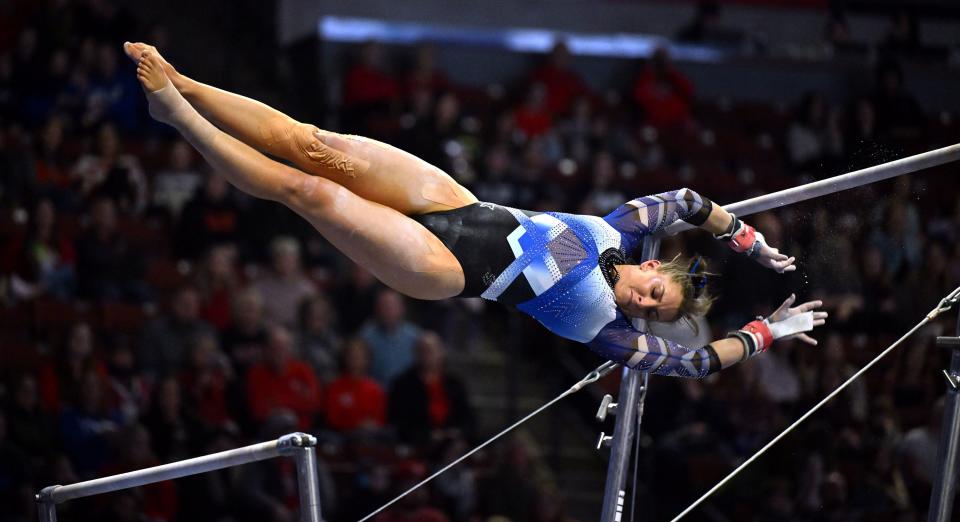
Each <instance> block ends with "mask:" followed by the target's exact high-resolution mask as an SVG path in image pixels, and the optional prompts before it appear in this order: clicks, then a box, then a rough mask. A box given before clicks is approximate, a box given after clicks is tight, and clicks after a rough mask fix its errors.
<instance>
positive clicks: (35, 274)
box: [11, 198, 76, 300]
mask: <svg viewBox="0 0 960 522" xmlns="http://www.w3.org/2000/svg"><path fill="white" fill-rule="evenodd" d="M19 257H20V260H19V267H18V269H17V273H16V274H15V275H14V278H13V279H12V281H13V283H14V284H13V286H12V288H11V290H12V291H13V293H14V295H15V296H17V297H19V298H21V299H31V298H33V297H36V296H39V295H49V296H51V297H55V298H58V299H61V300H63V299H67V298H69V297H70V296H71V295H72V294H73V286H74V271H73V266H74V263H75V261H76V251H75V249H74V245H73V241H72V239H71V238H70V237H69V235H68V234H67V233H65V231H64V227H63V226H62V223H61V221H60V220H58V219H57V214H56V209H55V207H54V206H53V202H52V201H51V200H50V199H49V198H42V199H40V200H39V201H38V202H37V204H36V206H35V207H34V211H33V219H32V220H31V222H30V228H29V231H28V232H27V237H26V239H25V240H24V241H23V244H22V246H21V248H20V255H19Z"/></svg>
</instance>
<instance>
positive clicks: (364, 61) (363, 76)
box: [343, 41, 400, 107]
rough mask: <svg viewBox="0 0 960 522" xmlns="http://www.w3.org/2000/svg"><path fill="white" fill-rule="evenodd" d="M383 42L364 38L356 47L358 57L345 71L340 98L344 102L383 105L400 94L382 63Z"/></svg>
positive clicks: (346, 103)
mask: <svg viewBox="0 0 960 522" xmlns="http://www.w3.org/2000/svg"><path fill="white" fill-rule="evenodd" d="M383 62H384V56H383V45H381V44H380V43H379V42H375V41H368V42H366V43H365V44H363V47H362V48H361V49H360V60H359V62H358V63H357V64H356V65H354V66H353V67H352V68H351V69H350V70H349V71H347V75H346V80H345V82H344V88H343V92H344V99H343V102H344V104H345V105H347V106H352V107H357V106H368V107H369V106H381V107H382V106H384V105H389V104H391V103H393V102H394V101H395V100H396V99H397V97H398V95H399V94H400V89H399V86H398V85H397V81H396V79H394V77H393V76H392V75H391V74H389V73H388V72H387V71H386V67H385V66H384V63H383Z"/></svg>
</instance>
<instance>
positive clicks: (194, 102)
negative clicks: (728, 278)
mask: <svg viewBox="0 0 960 522" xmlns="http://www.w3.org/2000/svg"><path fill="white" fill-rule="evenodd" d="M124 51H125V52H126V53H127V55H128V56H129V57H130V58H131V59H132V60H133V61H134V62H136V63H137V64H138V65H137V78H138V80H139V81H140V83H141V85H142V86H143V90H144V92H145V93H146V96H147V99H148V101H149V107H150V114H151V116H153V117H154V118H155V119H157V120H159V121H161V122H164V123H166V124H168V125H171V126H173V127H174V128H176V129H177V130H178V131H179V132H180V133H181V134H182V135H183V137H184V138H185V139H186V140H187V141H188V142H190V144H192V145H193V147H195V148H196V149H197V151H199V152H200V154H202V155H203V157H204V158H205V159H206V160H207V162H208V163H210V164H211V165H212V166H213V167H214V168H215V169H216V170H217V171H218V172H220V173H222V174H223V175H224V176H226V177H227V178H228V180H229V181H230V182H231V183H232V184H233V185H234V186H236V187H237V188H239V189H240V190H243V191H245V192H247V193H249V194H251V195H253V196H256V197H259V198H264V199H269V200H273V201H277V202H280V203H282V204H284V205H286V206H287V207H289V208H290V209H292V210H293V211H294V212H296V213H297V214H299V215H300V216H302V217H303V218H304V219H306V220H307V221H309V222H310V223H311V224H312V225H313V226H314V227H315V228H316V229H317V231H318V232H320V234H322V235H323V237H324V238H326V239H327V240H328V241H329V242H330V243H332V244H333V245H334V246H335V247H336V248H338V249H339V250H340V251H341V252H343V253H344V254H346V255H347V256H348V257H350V258H351V259H353V260H354V261H355V262H357V263H358V264H360V265H361V266H363V267H365V268H366V269H368V270H370V271H371V272H372V273H373V274H374V275H375V276H376V277H377V278H378V279H379V280H380V281H382V282H383V283H384V284H386V285H387V286H390V287H391V288H394V289H395V290H397V291H399V292H401V293H403V294H406V295H408V296H410V297H414V298H417V299H445V298H449V297H454V296H460V297H475V296H480V297H483V298H484V299H488V300H492V301H497V302H500V303H503V304H504V305H507V306H510V307H514V308H516V309H517V310H520V311H521V312H524V313H526V314H528V315H530V316H532V317H533V318H535V319H537V320H538V321H539V322H540V323H541V324H543V325H544V326H545V327H546V328H548V329H549V330H550V331H552V332H553V333H555V334H557V335H560V336H561V337H565V338H567V339H571V340H574V341H578V342H581V343H585V344H587V345H588V346H589V347H590V348H591V349H592V350H594V351H595V352H596V353H598V354H599V355H601V356H603V357H605V358H607V359H610V360H612V361H616V362H619V363H622V364H625V365H627V366H629V367H631V368H634V369H637V370H641V371H645V372H652V373H655V374H660V375H672V376H681V377H694V378H702V377H704V376H706V375H708V374H711V373H714V372H717V371H719V370H721V369H723V368H726V367H728V366H731V365H733V364H735V363H737V362H739V361H743V360H746V359H748V358H750V357H752V356H754V355H756V354H758V353H761V352H763V351H765V350H767V348H769V347H770V345H771V343H772V342H773V341H774V340H776V339H783V338H791V337H796V338H798V339H799V340H801V341H803V342H806V343H809V344H816V340H814V339H813V338H811V337H809V336H808V335H807V334H806V333H805V332H808V331H810V330H812V329H813V328H814V327H815V326H819V325H822V324H824V322H825V320H826V317H827V313H826V312H823V311H820V310H818V309H819V307H820V306H822V303H821V302H820V301H809V302H806V303H803V304H800V305H798V306H795V307H794V306H792V305H793V303H794V301H795V296H794V295H791V296H790V297H788V298H787V299H786V300H785V301H784V302H783V304H782V305H781V306H780V307H779V308H777V310H776V311H774V313H773V314H772V315H770V316H769V317H767V318H766V319H759V318H758V319H757V320H754V321H751V322H749V323H747V324H746V325H745V326H744V327H743V328H741V329H740V330H737V331H735V332H732V333H730V334H729V335H728V336H727V337H725V338H722V339H719V340H716V341H713V342H711V343H710V344H708V345H706V346H703V347H699V348H691V347H686V346H683V345H681V344H679V343H676V342H673V341H670V340H667V339H663V338H660V337H657V336H654V335H651V334H649V333H646V331H647V323H646V322H647V321H661V322H670V321H676V320H678V319H681V318H687V319H689V318H691V317H693V316H699V315H703V314H705V313H706V312H707V311H708V310H709V308H710V304H711V303H712V300H713V298H712V297H710V296H709V295H707V292H706V291H705V288H704V285H705V282H706V278H707V273H706V262H705V261H704V260H703V259H702V258H699V257H697V258H695V259H694V260H692V261H689V262H685V261H680V260H678V259H676V258H675V259H673V260H671V261H667V262H663V261H659V260H648V261H644V262H642V263H639V264H637V263H635V262H633V261H632V260H631V259H630V258H629V257H628V254H629V253H630V252H632V251H634V250H635V249H636V248H637V247H638V245H639V244H640V241H641V240H642V239H643V238H644V237H645V236H647V235H650V234H653V233H656V232H658V231H660V230H662V229H663V228H664V227H665V226H667V225H669V224H671V223H673V222H675V221H676V220H678V219H679V220H683V221H686V222H687V223H690V224H692V225H695V226H698V227H700V228H702V229H704V230H707V231H709V232H711V233H713V234H714V235H715V236H716V237H717V239H719V240H721V241H724V242H726V243H727V244H728V245H729V246H730V247H731V248H732V249H733V250H735V251H737V252H740V253H743V254H746V255H748V256H750V257H751V258H753V259H754V260H756V261H757V262H758V263H759V264H760V265H762V266H764V267H767V268H770V269H773V270H776V271H777V272H781V273H782V272H789V271H793V270H796V266H795V265H794V258H793V257H787V256H786V255H785V254H782V253H780V252H779V251H778V250H777V249H776V248H773V247H771V246H769V245H768V244H767V243H766V242H765V240H764V237H763V235H762V234H761V233H760V232H757V231H755V230H754V229H753V228H752V227H751V226H750V225H747V224H746V223H744V222H743V221H741V220H740V219H738V218H737V217H736V216H734V215H732V214H730V213H729V212H727V211H725V210H724V209H723V208H721V207H720V206H719V205H714V204H713V203H712V202H711V201H710V200H709V199H707V198H704V197H702V196H700V195H698V194H697V193H696V192H694V191H693V190H690V189H680V190H676V191H671V192H665V193H663V194H657V195H655V196H647V197H641V198H637V199H634V200H632V201H629V202H627V203H625V204H623V205H622V206H620V207H619V208H617V209H616V210H614V211H613V212H611V213H610V214H609V215H607V216H605V217H603V218H600V217H595V216H584V215H575V214H563V213H556V212H545V213H537V212H529V211H525V210H517V209H513V208H507V207H503V206H500V205H496V204H492V203H484V202H480V201H478V200H477V198H476V197H474V196H473V194H471V193H470V191H468V190H467V189H466V188H464V187H462V186H461V185H459V184H458V183H457V182H456V181H454V180H453V178H451V177H450V176H449V175H447V174H446V173H444V172H442V171H441V170H440V169H438V168H437V167H434V166H433V165H430V164H428V163H427V162H425V161H423V160H421V159H419V158H417V157H415V156H413V155H411V154H408V153H406V152H404V151H402V150H399V149H397V148H394V147H391V146H389V145H386V144H384V143H380V142H378V141H375V140H372V139H368V138H363V137H359V136H347V135H341V134H337V133H333V132H328V131H324V130H320V129H318V128H317V127H315V126H312V125H308V124H303V123H299V122H297V121H296V120H294V119H292V118H290V117H289V116H287V115H285V114H283V113H281V112H279V111H277V110H275V109H273V108H271V107H268V106H266V105H264V104H262V103H260V102H257V101H255V100H251V99H249V98H245V97H243V96H239V95H237V94H233V93H230V92H226V91H223V90H220V89H217V88H215V87H212V86H209V85H205V84H202V83H200V82H197V81H195V80H192V79H190V78H188V77H186V76H184V75H182V74H180V73H179V72H177V70H176V69H174V68H173V67H172V66H171V65H170V64H169V63H168V62H167V61H166V60H164V59H163V57H162V56H161V55H160V54H159V53H158V52H157V50H156V48H154V47H152V46H149V45H146V44H143V43H135V44H131V43H125V44H124ZM221 129H222V130H221ZM266 154H269V155H271V156H274V157H278V158H282V159H284V160H286V161H289V162H290V163H292V164H293V165H296V167H298V168H294V167H291V166H288V165H286V164H283V163H279V162H277V161H274V160H272V159H270V158H268V157H267V156H266ZM301 169H302V170H301Z"/></svg>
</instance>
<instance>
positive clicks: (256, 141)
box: [124, 43, 477, 215]
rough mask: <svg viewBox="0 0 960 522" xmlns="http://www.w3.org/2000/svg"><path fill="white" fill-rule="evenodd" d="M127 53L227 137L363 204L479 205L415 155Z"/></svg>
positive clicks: (409, 207) (136, 48) (129, 47)
mask: <svg viewBox="0 0 960 522" xmlns="http://www.w3.org/2000/svg"><path fill="white" fill-rule="evenodd" d="M124 50H125V51H126V53H127V55H128V56H130V57H131V58H132V59H134V60H137V59H138V58H139V56H140V55H141V53H143V52H144V51H149V52H150V53H151V54H152V55H155V56H156V57H157V58H158V59H159V60H161V64H162V65H163V67H164V70H165V71H166V73H167V75H168V76H169V77H170V80H171V82H173V85H174V87H175V88H176V89H177V90H178V91H180V93H181V94H182V95H183V97H184V98H186V99H187V101H188V102H190V104H191V105H193V106H194V107H195V108H196V109H197V110H198V111H200V112H201V113H202V114H203V115H205V116H206V117H207V118H209V119H210V120H211V121H212V122H213V123H215V124H216V125H217V126H219V127H220V128H222V129H224V131H226V132H227V133H228V134H230V135H232V136H234V137H235V138H237V139H239V140H240V141H242V142H244V143H246V144H247V145H250V146H251V147H253V148H255V149H257V150H260V151H261V152H264V153H267V154H270V155H273V156H276V157H279V158H283V159H285V160H287V161H290V162H292V163H293V164H294V165H296V166H298V167H300V168H301V169H303V170H304V171H306V172H308V173H311V174H315V175H318V176H322V177H325V178H328V179H331V180H333V181H336V182H337V183H339V184H341V185H343V186H344V187H346V188H348V189H350V191H351V192H353V193H354V194H357V195H358V196H360V197H362V198H364V199H368V200H370V201H375V202H377V203H380V204H383V205H386V206H388V207H391V208H393V209H396V210H397V211H399V212H401V213H403V214H406V215H415V214H425V213H428V212H435V211H439V210H450V209H453V208H459V207H462V206H465V205H469V204H471V203H475V202H477V198H476V197H474V195H473V194H471V193H470V191H468V190H467V189H466V188H464V187H463V186H461V185H460V184H459V183H457V182H456V181H454V179H453V178H451V177H450V176H449V175H447V174H446V173H445V172H443V171H442V170H440V169H438V168H437V167H435V166H433V165H431V164H429V163H427V162H426V161H423V160H422V159H420V158H418V157H416V156H414V155H412V154H409V153H406V152H404V151H402V150H400V149H397V148H395V147H392V146H390V145H387V144H385V143H381V142H378V141H376V140H372V139H369V138H364V137H360V136H347V135H342V134H337V133H334V132H328V131H323V130H320V129H318V128H317V127H315V126H313V125H308V124H304V123H300V122H298V121H296V120H294V119H293V118H291V117H289V116H287V115H286V114H283V113H282V112H280V111H277V110H276V109H273V108H272V107H269V106H267V105H265V104H263V103H260V102H258V101H256V100H252V99H250V98H246V97H244V96H240V95H238V94H233V93H230V92H227V91H224V90H221V89H217V88H216V87H212V86H210V85H205V84H203V83H200V82H197V81H195V80H192V79H190V78H188V77H186V76H184V75H182V74H180V73H178V72H177V71H176V69H174V68H173V66H171V65H170V64H169V63H168V62H166V61H165V60H163V58H162V57H161V56H160V55H159V53H157V52H156V49H155V48H154V47H152V46H148V45H146V44H143V43H135V44H130V43H127V44H124Z"/></svg>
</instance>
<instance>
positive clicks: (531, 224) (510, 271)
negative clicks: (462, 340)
mask: <svg viewBox="0 0 960 522" xmlns="http://www.w3.org/2000/svg"><path fill="white" fill-rule="evenodd" d="M504 208H506V209H507V210H509V211H510V213H511V214H513V216H514V217H515V218H516V219H517V221H518V222H519V223H520V226H521V227H523V232H524V233H523V235H522V236H521V237H520V238H519V239H520V240H522V241H523V242H524V244H523V248H522V252H516V253H519V254H520V255H519V256H517V258H516V259H514V260H513V262H512V263H510V265H509V266H507V268H505V269H504V270H503V271H502V272H500V274H499V275H498V276H497V277H496V279H494V281H493V282H492V283H490V286H489V287H488V288H487V289H486V290H485V291H484V292H483V293H482V294H481V295H480V297H482V298H484V299H487V300H490V301H496V300H497V298H498V297H500V295H501V294H503V292H504V291H505V290H506V289H507V287H509V286H510V283H512V282H513V280H514V279H516V278H517V276H519V275H520V274H521V273H522V272H523V271H524V270H526V269H527V268H528V267H530V265H531V264H532V263H534V262H538V261H539V262H543V261H544V259H543V252H545V251H546V250H547V245H548V244H549V243H550V241H551V240H553V239H554V238H555V237H557V236H559V235H560V234H561V233H562V232H563V231H564V230H566V228H567V227H566V226H565V225H564V224H563V223H562V222H560V221H558V220H556V219H555V218H552V217H549V216H548V215H546V214H538V215H536V216H534V217H533V219H531V218H530V217H528V216H527V215H526V214H524V213H523V212H522V211H520V210H517V209H515V208H510V207H504ZM541 216H543V217H541ZM534 219H536V220H537V221H536V222H535V221H534ZM547 220H552V221H553V222H555V224H554V223H551V225H553V226H550V227H549V228H547V227H546V226H544V223H545V222H546V221H547ZM513 235H514V234H511V236H513ZM511 246H512V245H511ZM547 268H548V269H549V271H550V272H551V274H550V275H556V276H557V279H559V278H560V277H562V276H563V274H561V273H557V274H553V272H554V267H552V266H547ZM558 272H559V271H558Z"/></svg>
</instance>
